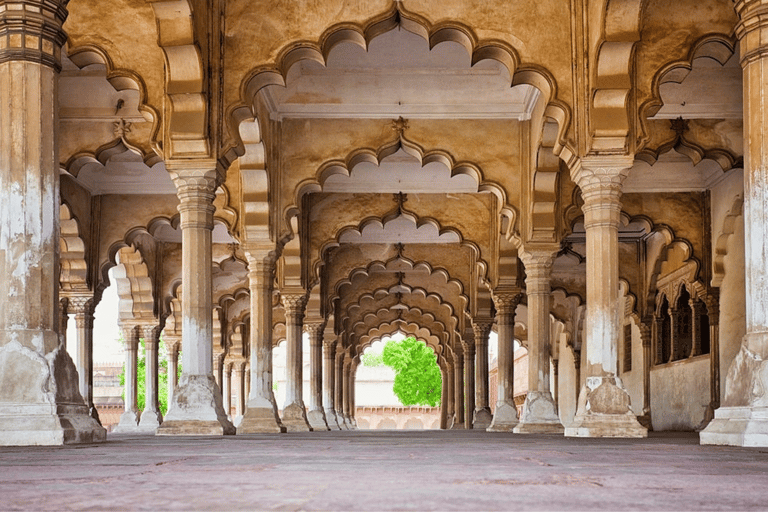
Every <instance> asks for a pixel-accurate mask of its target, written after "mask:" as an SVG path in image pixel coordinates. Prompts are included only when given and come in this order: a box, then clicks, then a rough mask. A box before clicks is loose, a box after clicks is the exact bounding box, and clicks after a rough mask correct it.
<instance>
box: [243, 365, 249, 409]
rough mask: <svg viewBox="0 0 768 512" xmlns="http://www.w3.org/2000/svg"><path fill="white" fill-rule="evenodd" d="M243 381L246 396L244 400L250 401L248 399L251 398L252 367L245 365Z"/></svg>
mask: <svg viewBox="0 0 768 512" xmlns="http://www.w3.org/2000/svg"><path fill="white" fill-rule="evenodd" d="M243 371H244V372H245V373H244V374H243V380H244V381H245V394H244V395H243V400H245V401H246V403H247V401H248V397H249V396H251V365H249V364H248V363H245V369H244V370H243Z"/></svg>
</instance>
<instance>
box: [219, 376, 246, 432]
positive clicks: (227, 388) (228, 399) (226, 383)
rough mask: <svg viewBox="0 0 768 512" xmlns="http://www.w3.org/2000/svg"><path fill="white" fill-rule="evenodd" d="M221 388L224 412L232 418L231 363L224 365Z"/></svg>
mask: <svg viewBox="0 0 768 512" xmlns="http://www.w3.org/2000/svg"><path fill="white" fill-rule="evenodd" d="M221 387H222V396H223V405H224V412H225V413H227V416H232V363H227V362H225V363H224V369H223V372H222V375H221ZM241 424H242V421H241ZM238 428H239V426H238Z"/></svg>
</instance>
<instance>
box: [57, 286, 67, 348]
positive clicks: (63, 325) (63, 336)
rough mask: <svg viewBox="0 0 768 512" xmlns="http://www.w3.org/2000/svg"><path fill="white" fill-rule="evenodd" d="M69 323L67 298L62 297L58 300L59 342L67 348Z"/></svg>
mask: <svg viewBox="0 0 768 512" xmlns="http://www.w3.org/2000/svg"><path fill="white" fill-rule="evenodd" d="M68 324H69V299H67V298H66V297H63V298H61V299H60V300H59V343H61V346H62V347H64V350H66V349H67V326H68Z"/></svg>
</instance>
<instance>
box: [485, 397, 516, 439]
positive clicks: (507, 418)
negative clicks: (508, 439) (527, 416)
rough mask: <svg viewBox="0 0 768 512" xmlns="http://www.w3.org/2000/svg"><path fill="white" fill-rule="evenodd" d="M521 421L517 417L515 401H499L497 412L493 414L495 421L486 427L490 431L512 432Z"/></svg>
mask: <svg viewBox="0 0 768 512" xmlns="http://www.w3.org/2000/svg"><path fill="white" fill-rule="evenodd" d="M518 423H520V420H519V419H518V417H517V408H516V407H515V404H514V402H512V403H510V402H501V401H500V402H498V403H497V404H496V414H494V415H493V421H492V422H491V424H490V425H489V426H488V428H487V429H486V430H487V431H488V432H512V430H513V429H514V428H515V427H516V426H517V425H518Z"/></svg>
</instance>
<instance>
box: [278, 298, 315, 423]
mask: <svg viewBox="0 0 768 512" xmlns="http://www.w3.org/2000/svg"><path fill="white" fill-rule="evenodd" d="M280 300H281V301H282V303H283V308H284V310H285V348H286V350H285V374H286V375H285V381H286V382H285V405H284V406H283V425H285V428H286V429H288V432H311V431H312V427H311V426H310V425H309V421H308V420H307V409H306V406H305V405H304V397H303V394H304V376H303V373H304V372H303V369H304V362H303V361H302V359H303V358H302V331H303V329H302V325H303V322H304V308H305V307H306V305H307V294H306V293H305V292H302V293H281V294H280Z"/></svg>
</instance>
